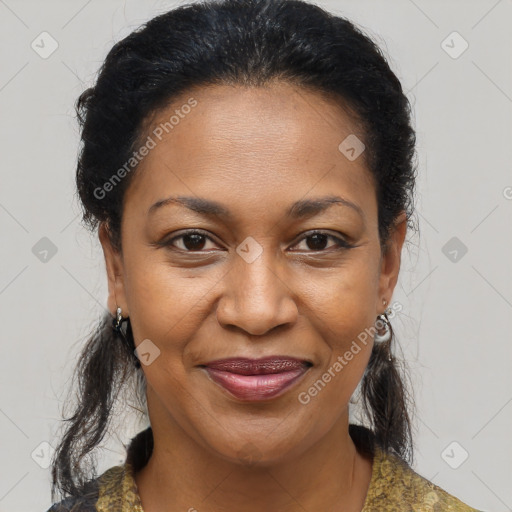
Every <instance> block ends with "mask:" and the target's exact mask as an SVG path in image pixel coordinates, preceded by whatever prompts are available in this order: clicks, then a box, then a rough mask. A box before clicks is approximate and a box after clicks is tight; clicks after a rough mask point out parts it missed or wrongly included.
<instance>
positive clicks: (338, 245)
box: [300, 231, 353, 252]
mask: <svg viewBox="0 0 512 512" xmlns="http://www.w3.org/2000/svg"><path fill="white" fill-rule="evenodd" d="M329 238H330V239H332V240H334V244H333V245H331V246H328V247H327V248H326V247H325V244H326V243H327V240H328V239H329ZM308 240H309V242H308ZM300 243H305V245H306V246H307V247H306V251H307V249H310V250H311V251H320V252H327V251H326V249H329V248H332V247H335V249H350V248H352V247H353V246H352V245H351V244H349V243H348V242H346V241H345V240H344V239H343V238H340V237H337V236H334V235H331V234H329V233H326V232H324V231H312V232H310V233H309V234H308V235H307V236H305V237H303V238H302V239H301V240H300Z"/></svg>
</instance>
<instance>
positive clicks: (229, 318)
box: [216, 251, 298, 336]
mask: <svg viewBox="0 0 512 512" xmlns="http://www.w3.org/2000/svg"><path fill="white" fill-rule="evenodd" d="M264 255H266V251H263V253H262V254H261V255H260V257H259V258H257V259H256V260H255V261H253V262H252V263H247V262H246V261H244V260H243V259H242V258H240V259H239V260H238V261H236V263H235V266H234V268H232V269H231V271H230V272H228V273H227V274H226V276H225V288H224V293H223V295H222V296H221V298H220V300H219V301H218V304H217V312H216V314H217V320H218V322H219V324H220V325H222V326H223V327H225V328H233V327H235V328H238V329H243V330H244V331H245V332H246V333H248V334H250V335H253V336H261V335H264V334H266V333H268V332H270V331H271V330H272V329H276V328H278V327H279V326H285V325H291V324H293V323H294V322H295V321H296V319H297V316H298V309H297V302H296V299H295V294H294V292H293V283H290V282H286V277H285V276H284V275H283V271H282V270H281V271H280V269H279V268H278V267H279V265H276V264H273V263H272V261H270V260H269V258H267V257H265V256H264ZM288 281H289V279H288Z"/></svg>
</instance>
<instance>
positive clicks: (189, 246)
mask: <svg viewBox="0 0 512 512" xmlns="http://www.w3.org/2000/svg"><path fill="white" fill-rule="evenodd" d="M176 240H179V241H181V247H178V246H176V245H175V244H174V242H175V241H176ZM206 240H210V241H213V240H212V239H211V238H210V237H209V236H207V235H206V234H205V233H203V232H202V231H187V232H186V233H182V234H181V235H179V236H175V237H174V238H171V239H170V240H168V241H165V242H163V243H162V245H164V246H172V247H174V248H176V249H179V250H181V251H183V252H196V251H199V252H202V249H204V246H205V245H206Z"/></svg>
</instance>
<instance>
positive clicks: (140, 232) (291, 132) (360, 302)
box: [99, 82, 406, 512]
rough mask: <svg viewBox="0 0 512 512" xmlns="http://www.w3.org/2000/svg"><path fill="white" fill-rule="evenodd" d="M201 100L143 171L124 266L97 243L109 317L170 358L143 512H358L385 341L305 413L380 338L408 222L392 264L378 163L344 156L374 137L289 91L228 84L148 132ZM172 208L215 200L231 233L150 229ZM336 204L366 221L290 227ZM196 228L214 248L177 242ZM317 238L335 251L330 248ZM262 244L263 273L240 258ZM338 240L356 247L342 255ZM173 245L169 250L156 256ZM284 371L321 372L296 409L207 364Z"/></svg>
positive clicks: (176, 217)
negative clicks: (360, 439)
mask: <svg viewBox="0 0 512 512" xmlns="http://www.w3.org/2000/svg"><path fill="white" fill-rule="evenodd" d="M190 97H193V98H195V99H196V100H197V101H198V105H197V106H196V107H195V108H194V109H192V111H191V112H190V113H189V114H188V115H186V116H184V118H183V119H181V120H180V122H179V124H178V125H176V126H175V127H174V129H173V130H172V131H170V132H169V134H168V135H166V136H165V137H164V138H163V139H162V141H161V142H158V144H157V146H156V147H155V148H154V149H152V150H151V151H150V153H149V154H148V155H147V156H146V157H145V158H144V159H143V161H142V162H141V164H140V166H139V168H138V169H137V172H136V174H135V176H134V180H133V182H132V183H131V184H130V186H129V188H128V190H127V191H126V196H125V203H124V210H123V221H122V244H123V250H122V252H119V253H118V252H116V251H115V250H114V249H113V247H112V245H111V243H110V241H109V238H108V236H107V235H108V233H107V230H106V228H105V226H104V225H102V226H100V233H99V234H100V240H101V244H102V247H103V250H104V254H105V261H106V267H107V273H108V280H109V300H108V304H109V309H110V311H111V312H112V314H113V315H114V314H115V311H116V307H117V306H120V307H121V308H122V312H123V317H127V316H129V317H130V320H131V325H132V329H133V333H134V339H135V344H136V345H139V344H140V343H141V342H142V341H143V340H145V339H149V340H151V342H152V343H154V345H156V346H157V347H158V349H159V350H160V355H159V356H158V357H157V358H156V359H154V361H153V362H151V364H149V365H147V366H146V365H144V364H143V365H142V370H143V371H144V374H145V377H146V380H147V401H148V411H149V417H150V422H151V425H152V429H153V436H154V443H155V444H154V451H153V454H152V456H151V458H150V460H149V462H148V464H147V465H146V466H145V467H144V468H143V469H142V470H141V471H139V472H138V473H137V474H136V483H137V486H138V490H139V494H140V496H141V500H142V504H143V507H144V510H145V512H159V511H164V510H165V511H166V512H174V511H184V510H189V509H191V508H192V507H193V508H195V509H197V510H198V511H199V512H204V511H212V512H213V511H221V510H244V511H245V512H253V511H254V512H256V511H258V512H260V511H262V510H269V511H286V512H295V511H301V512H303V511H304V510H325V511H341V510H343V511H345V512H350V511H360V510H361V509H362V507H363V503H364V501H365V497H366V494H367V490H368V486H369V483H370V478H371V471H372V461H371V460H370V459H367V458H365V457H364V456H363V455H362V454H361V453H359V452H358V450H357V449H356V447H355V445H354V443H353V441H352V439H351V438H350V436H349V433H348V403H349V400H350V397H351V396H352V394H353V392H354V390H355V389H356V387H357V384H358V383H359V381H360V380H361V378H362V376H363V373H364V370H365V368H366V366H367V364H368V360H369V358H370V355H371V349H372V344H373V340H372V338H370V340H369V342H368V343H367V345H366V346H365V345H361V348H362V350H361V351H360V352H359V353H358V354H357V355H355V356H354V358H353V359H352V360H351V361H350V362H349V363H348V364H347V365H346V366H345V367H344V368H343V370H342V371H340V372H338V373H337V374H336V377H335V378H332V380H331V381H330V382H329V383H328V384H327V385H326V386H325V387H324V388H323V389H322V391H321V392H319V393H318V394H317V396H315V397H312V398H311V401H310V402H309V403H308V404H307V405H303V404H301V403H300V402H299V400H298V395H299V393H300V392H303V391H307V390H308V389H309V388H310V387H311V386H312V385H313V383H314V382H315V381H317V380H318V379H319V378H321V376H322V374H323V373H324V372H326V371H327V370H328V369H329V368H330V367H332V366H333V365H334V363H335V362H336V360H337V358H338V356H342V355H343V354H344V353H345V352H346V351H347V350H348V349H349V347H350V346H351V343H352V341H353V340H356V339H357V336H358V334H360V333H361V332H363V331H364V330H365V329H368V328H370V327H371V326H373V325H374V324H375V320H376V316H377V315H378V314H380V313H382V312H383V311H384V310H385V306H384V305H383V300H386V301H387V303H388V304H389V303H390V301H391V297H392V294H393V290H394V287H395V285H396V282H397V278H398V273H399V268H400V255H401V249H402V244H403V242H404V238H405V234H406V217H405V213H402V214H401V215H400V216H399V217H398V218H397V221H396V224H395V227H394V229H393V230H392V236H391V238H390V242H389V245H388V250H387V251H386V252H385V253H384V254H383V253H381V249H380V245H379V236H378V224H377V199H376V193H375V187H374V184H373V181H372V179H371V175H370V173H369V171H368V169H367V167H366V164H365V161H364V154H363V155H362V156H361V157H359V158H357V159H356V160H354V161H350V160H348V159H347V158H346V157H345V156H344V155H343V154H342V153H341V152H340V151H339V150H338V146H339V144H340V142H341V141H342V140H344V139H345V137H346V136H348V135H349V134H353V133H355V134H359V138H360V139H362V137H363V135H361V133H360V131H359V130H358V127H357V123H355V122H354V120H353V118H352V117H351V116H350V115H349V114H348V113H347V111H346V110H344V109H342V108H341V106H339V104H338V103H335V102H334V100H332V99H329V98H327V97H323V96H321V95H319V94H318V93H316V92H313V91H308V90H305V89H302V88H301V89H299V88H298V87H296V86H292V85H289V84H286V83H282V82H277V83H274V84H272V85H269V86H266V87H264V88H249V87H242V86H236V87H232V86H225V85H222V86H221V85H216V86H209V87H202V88H198V89H194V90H193V91H188V92H187V94H186V95H183V96H182V97H181V98H179V99H177V100H175V101H174V102H173V103H172V105H170V106H169V107H168V108H166V109H164V110H161V111H159V112H157V114H156V115H155V116H154V117H153V118H152V119H151V121H152V124H151V126H156V125H157V124H158V123H159V122H162V121H166V120H168V119H169V117H170V116H171V115H172V114H173V113H174V111H175V110H176V108H180V106H181V105H184V104H185V103H186V102H187V100H188V99H189V98H190ZM147 134H151V131H148V132H147V133H146V136H147ZM171 195H180V196H181V195H183V196H198V197H202V198H207V199H213V200H215V201H218V202H220V203H222V204H223V205H224V206H225V207H226V208H228V209H229V210H230V211H231V212H232V218H231V219H224V220H222V219H216V218H210V217H206V216H203V215H199V214H197V213H194V212H192V211H191V210H189V209H187V208H186V207H183V206H179V205H176V204H173V205H169V206H165V207H162V208H160V209H158V210H157V211H156V212H155V213H154V214H152V215H150V216H148V215H147V211H148V209H149V207H150V206H151V205H152V204H153V203H155V202H156V201H158V200H160V199H164V198H166V197H168V196H171ZM326 195H338V196H341V197H344V198H346V199H348V200H350V201H352V202H353V203H356V204H357V205H358V206H359V207H360V208H361V210H362V213H363V216H364V217H363V216H361V215H360V214H359V213H358V212H357V211H355V210H353V209H351V208H349V207H346V206H339V205H337V206H332V207H330V208H329V209H327V210H325V211H323V212H321V213H319V214H317V215H315V216H313V217H310V218H305V219H298V220H293V219H288V218H287V217H286V216H285V212H286V211H287V209H288V208H289V206H290V205H291V204H292V203H293V202H295V201H297V200H300V199H305V198H308V199H311V198H317V197H322V196H326ZM106 200H107V199H106ZM190 228H194V229H201V230H203V231H206V232H207V237H208V238H200V239H199V243H198V242H197V241H194V240H190V239H187V238H186V237H185V238H177V239H175V240H174V241H173V242H171V239H172V238H174V237H177V236H179V235H183V230H184V229H190ZM313 229H321V230H323V231H324V232H326V235H328V236H327V237H324V238H322V237H321V238H320V239H319V240H317V241H316V245H315V239H311V238H309V236H310V235H308V233H307V232H309V231H311V230H313ZM249 236H250V237H252V238H254V239H255V240H256V241H257V243H258V244H259V245H260V246H261V248H262V250H263V252H262V253H261V255H260V256H259V257H258V258H257V259H255V260H254V261H253V262H251V263H248V262H247V261H245V260H244V259H243V258H242V257H240V256H239V254H238V253H237V252H236V248H237V247H238V246H239V245H240V244H241V242H243V241H244V240H245V239H246V238H247V237H249ZM330 236H338V237H340V238H341V239H345V240H346V241H349V242H350V243H351V244H353V246H354V247H353V248H350V249H346V248H340V249H337V246H336V241H335V239H332V238H330ZM162 240H167V241H169V245H168V246H167V247H159V246H157V245H155V243H156V242H159V241H162ZM194 242H195V243H194ZM173 246H174V247H173ZM186 251H188V252H186ZM201 251H202V252H201ZM269 355H286V356H292V357H298V358H300V359H308V360H310V361H311V362H312V363H313V366H312V368H310V370H309V371H308V372H307V373H306V374H305V376H304V377H303V378H302V380H300V382H299V383H298V384H297V385H295V386H294V387H292V388H291V389H290V390H288V391H287V392H286V393H284V394H283V395H281V396H279V397H276V398H274V399H270V400H266V401H260V402H252V403H250V402H247V401H241V400H238V399H236V398H234V397H233V396H232V395H230V394H229V393H228V392H227V391H226V390H224V389H223V388H221V387H219V386H218V385H217V384H215V383H214V382H213V381H211V380H210V378H209V377H208V375H207V374H206V372H205V371H204V370H203V369H201V368H200V367H199V366H198V365H200V364H204V363H205V362H208V361H212V360H215V359H221V358H226V357H244V356H245V357H253V358H259V357H266V356H269ZM193 508H192V510H193Z"/></svg>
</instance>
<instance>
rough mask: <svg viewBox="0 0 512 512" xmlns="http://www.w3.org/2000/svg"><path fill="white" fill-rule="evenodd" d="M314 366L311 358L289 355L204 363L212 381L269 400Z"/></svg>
mask: <svg viewBox="0 0 512 512" xmlns="http://www.w3.org/2000/svg"><path fill="white" fill-rule="evenodd" d="M311 366H313V365H312V363H311V362H309V361H306V360H301V359H297V358H292V357H287V356H272V357H266V358H263V359H248V358H231V359H222V360H218V361H212V362H210V363H207V364H205V365H201V367H202V368H203V369H204V370H205V371H206V372H207V374H208V376H209V377H210V378H211V380H212V381H213V382H215V383H216V384H218V385H219V386H221V387H222V388H224V389H225V390H226V391H228V392H229V393H230V394H231V395H233V396H234V397H236V398H238V399H239V400H246V401H260V400H268V399H270V398H275V397H277V396H280V395H282V394H284V393H285V392H286V391H288V390H289V389H290V388H291V387H292V386H294V385H296V384H297V383H298V382H299V381H300V380H301V379H302V378H303V377H304V375H305V373H306V372H307V371H308V370H309V368H311Z"/></svg>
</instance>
